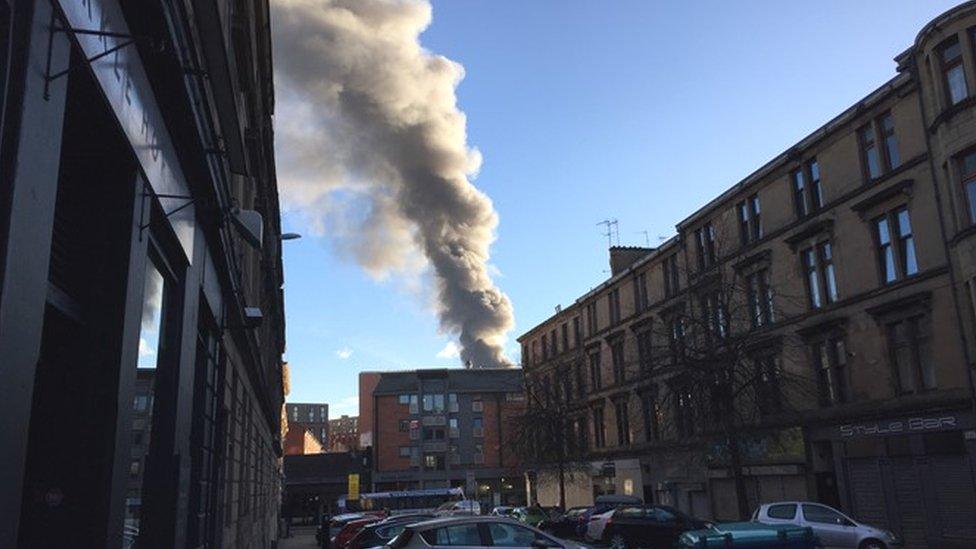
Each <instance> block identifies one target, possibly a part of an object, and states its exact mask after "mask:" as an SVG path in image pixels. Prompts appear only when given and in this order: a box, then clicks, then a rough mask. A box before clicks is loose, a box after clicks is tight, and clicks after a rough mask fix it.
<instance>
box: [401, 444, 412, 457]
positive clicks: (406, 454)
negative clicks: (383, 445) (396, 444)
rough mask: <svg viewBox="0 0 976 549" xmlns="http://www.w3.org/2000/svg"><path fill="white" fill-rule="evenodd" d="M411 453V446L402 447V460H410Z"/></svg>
mask: <svg viewBox="0 0 976 549" xmlns="http://www.w3.org/2000/svg"><path fill="white" fill-rule="evenodd" d="M410 453H411V449H410V447H409V446H401V447H400V457H402V458H408V457H410Z"/></svg>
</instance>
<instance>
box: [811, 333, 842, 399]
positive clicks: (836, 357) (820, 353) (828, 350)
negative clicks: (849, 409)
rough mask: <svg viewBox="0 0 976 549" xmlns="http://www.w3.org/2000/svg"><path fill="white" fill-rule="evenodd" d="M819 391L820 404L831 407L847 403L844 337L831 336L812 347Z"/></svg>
mask: <svg viewBox="0 0 976 549" xmlns="http://www.w3.org/2000/svg"><path fill="white" fill-rule="evenodd" d="M812 353H813V360H814V366H815V367H816V369H817V382H818V385H819V389H820V404H821V405H823V406H832V405H835V404H843V403H845V402H847V401H848V399H849V395H848V389H847V347H846V345H845V344H844V337H843V336H841V335H832V336H828V337H826V338H824V339H823V340H821V341H816V342H814V343H813V345H812Z"/></svg>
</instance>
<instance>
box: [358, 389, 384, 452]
mask: <svg viewBox="0 0 976 549" xmlns="http://www.w3.org/2000/svg"><path fill="white" fill-rule="evenodd" d="M381 375H382V372H359V447H360V448H369V447H370V446H372V445H373V390H374V389H376V384H377V383H379V382H380V376H381Z"/></svg>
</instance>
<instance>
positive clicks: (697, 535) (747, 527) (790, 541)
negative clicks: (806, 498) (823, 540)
mask: <svg viewBox="0 0 976 549" xmlns="http://www.w3.org/2000/svg"><path fill="white" fill-rule="evenodd" d="M677 546H678V547H679V548H682V549H683V548H694V549H710V548H712V547H714V548H717V549H718V548H721V549H766V548H774V547H775V548H776V549H814V548H815V547H817V536H815V535H814V534H813V530H812V529H811V528H810V527H808V526H796V525H795V524H760V523H758V522H729V523H723V524H717V525H712V526H710V527H708V528H703V529H700V530H691V531H688V532H685V533H683V534H681V536H680V537H679V538H678V544H677Z"/></svg>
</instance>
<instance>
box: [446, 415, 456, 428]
mask: <svg viewBox="0 0 976 549" xmlns="http://www.w3.org/2000/svg"><path fill="white" fill-rule="evenodd" d="M447 427H448V428H449V429H451V430H454V429H457V428H458V418H456V417H452V418H451V419H449V420H447Z"/></svg>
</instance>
